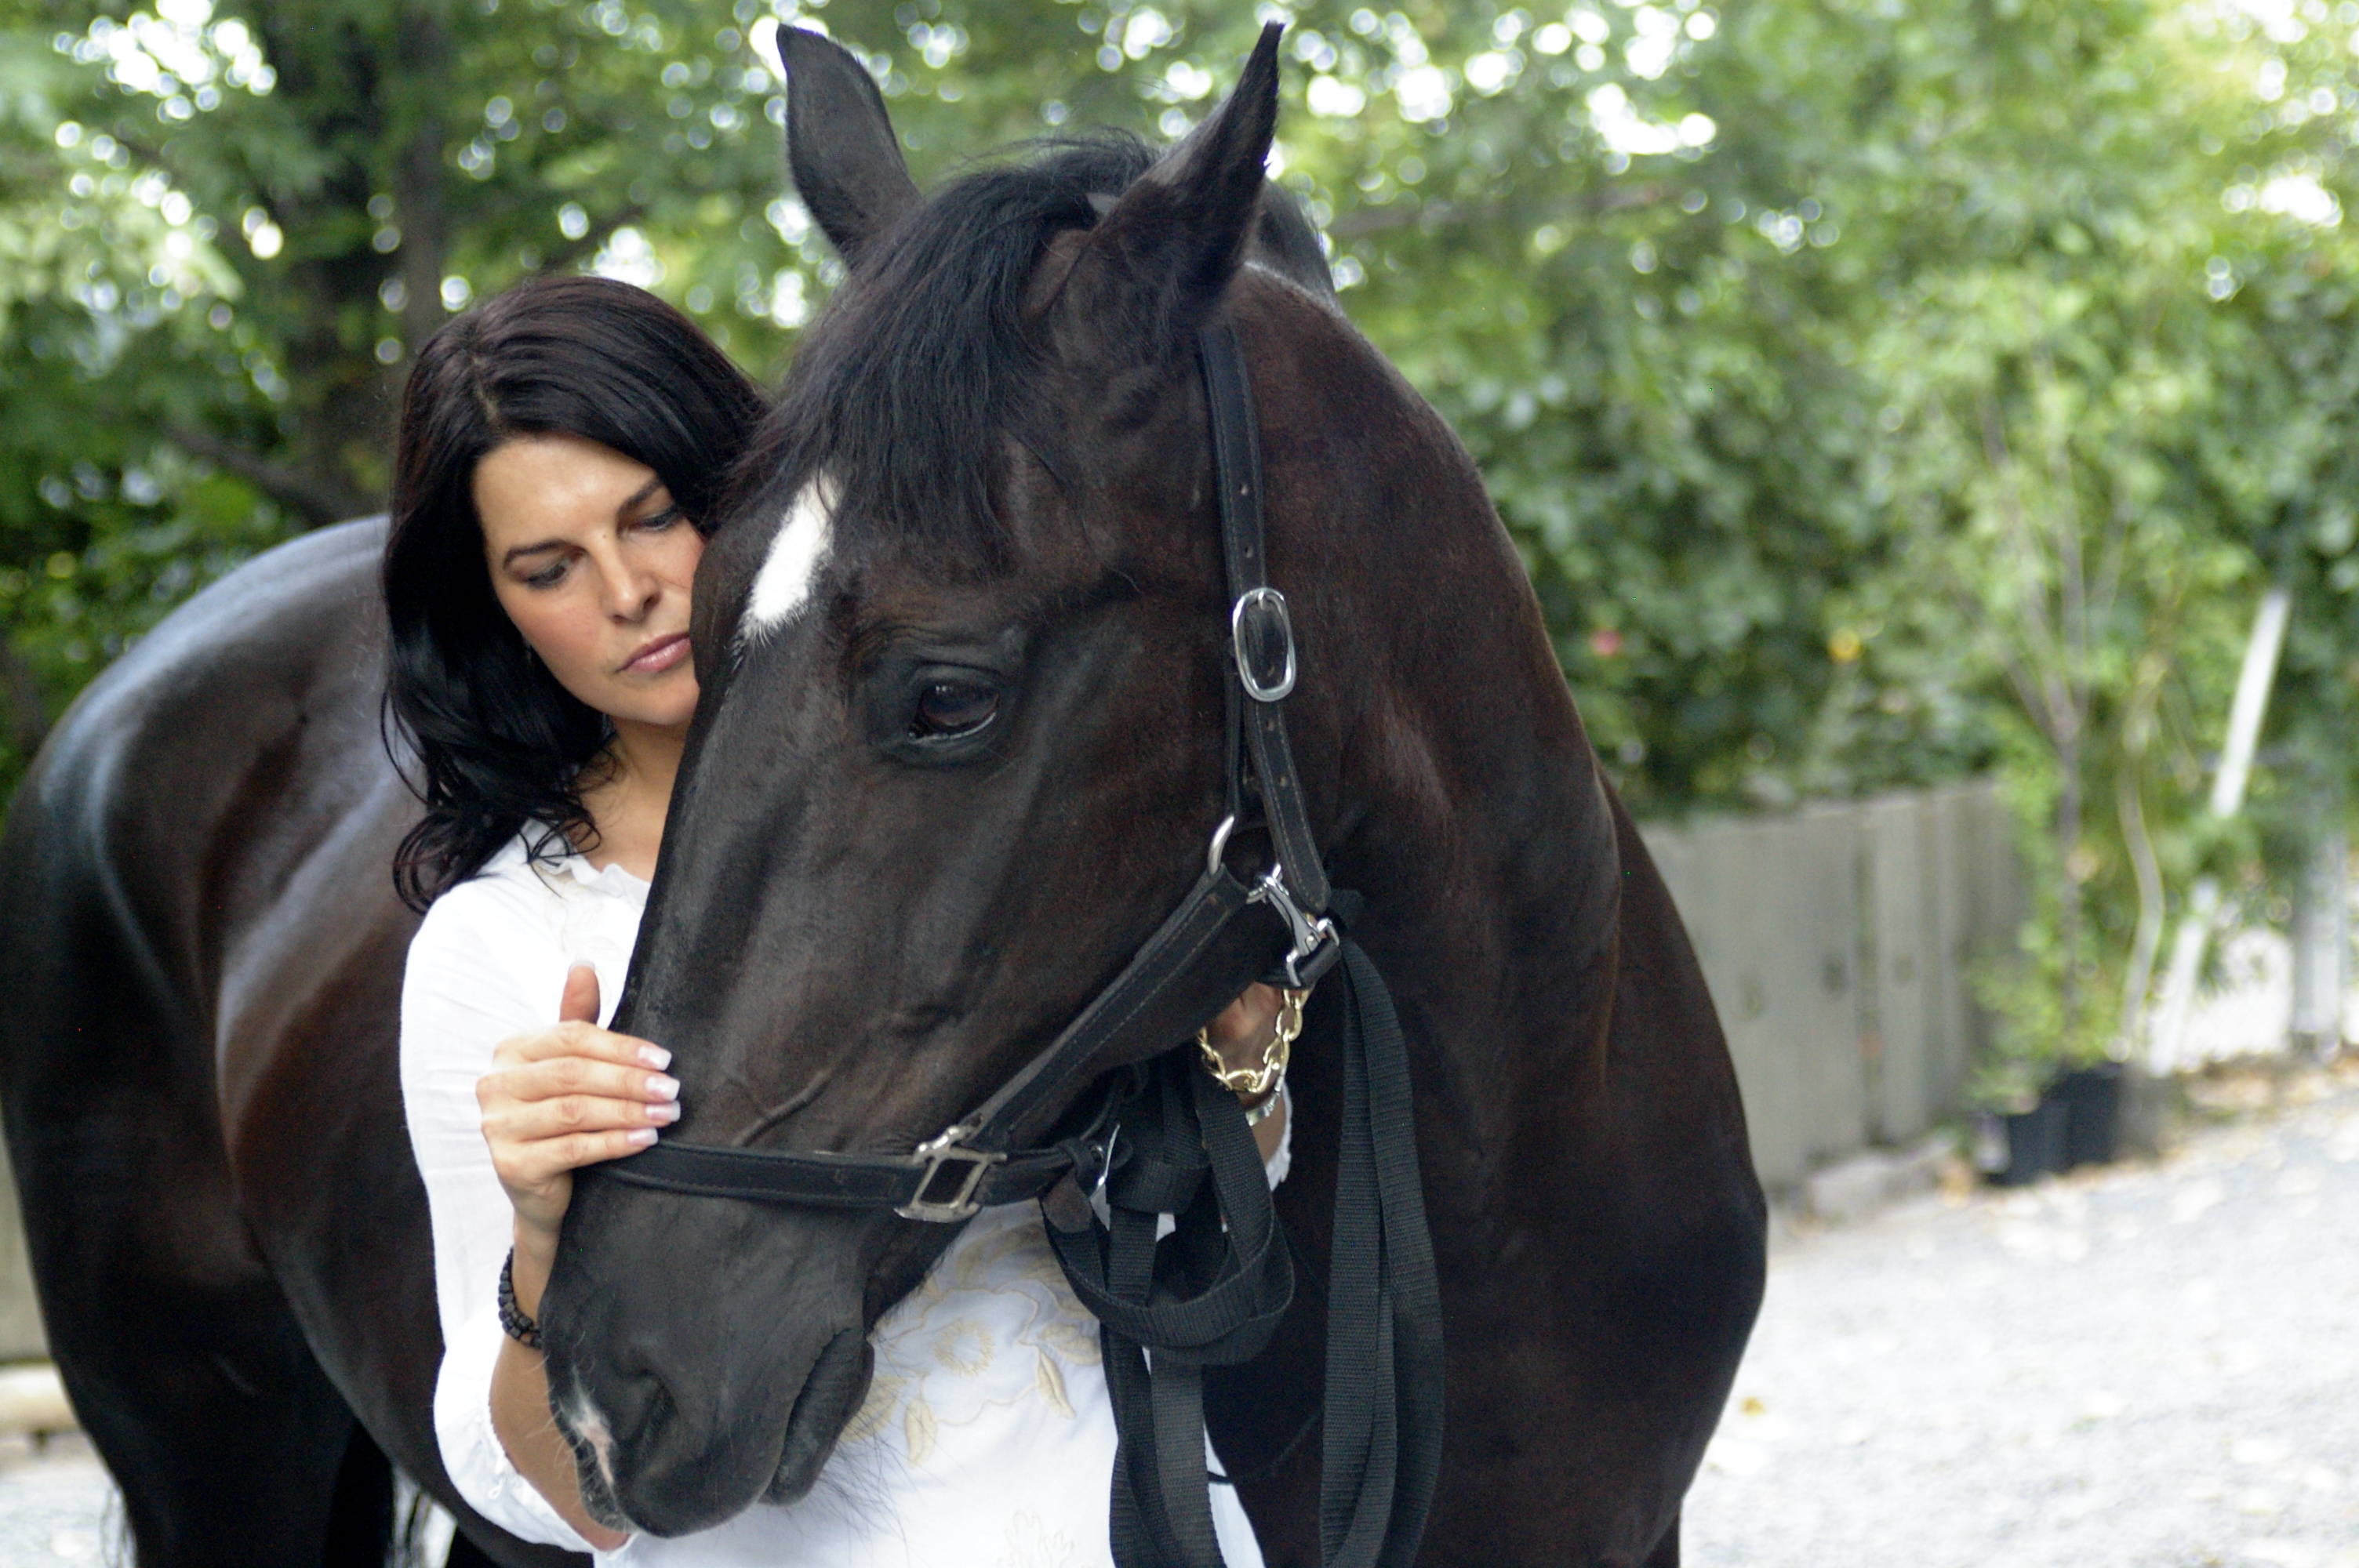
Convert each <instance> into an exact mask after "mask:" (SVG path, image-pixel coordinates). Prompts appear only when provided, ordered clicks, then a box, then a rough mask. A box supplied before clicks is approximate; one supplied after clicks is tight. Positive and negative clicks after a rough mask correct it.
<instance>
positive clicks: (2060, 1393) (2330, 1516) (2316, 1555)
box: [1685, 1065, 2359, 1568]
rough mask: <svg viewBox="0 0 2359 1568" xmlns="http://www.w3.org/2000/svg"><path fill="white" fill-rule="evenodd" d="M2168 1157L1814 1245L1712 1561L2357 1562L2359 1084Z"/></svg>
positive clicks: (1769, 1357) (1789, 1299)
mask: <svg viewBox="0 0 2359 1568" xmlns="http://www.w3.org/2000/svg"><path fill="white" fill-rule="evenodd" d="M2198 1094H2199V1097H2200V1101H2199V1103H2201V1102H2206V1101H2208V1104H2207V1105H2205V1108H2206V1109H2207V1110H2208V1111H2209V1112H2210V1115H2211V1118H2212V1121H2211V1124H2209V1125H2201V1126H2199V1129H2198V1130H2194V1131H2192V1132H2191V1133H2190V1134H2189V1135H2188V1136H2187V1137H2186V1138H2185V1139H2184V1140H2183V1141H2181V1142H2180V1145H2179V1147H2178V1148H2177V1149H2176V1150H2175V1151H2174V1152H2173V1153H2172V1154H2171V1155H2170V1156H2169V1158H2168V1159H2166V1160H2164V1161H2162V1162H2160V1163H2158V1164H2154V1165H2147V1166H2131V1167H2115V1168H2113V1169H2109V1170H2106V1171H2103V1172H2086V1173H2079V1174H2076V1175H2074V1176H2071V1177H2068V1178H2065V1179H2063V1180H2060V1181H2051V1182H2049V1183H2045V1184H2041V1185H2040V1186H2038V1187H2036V1188H2032V1189H2028V1190H2026V1191H2022V1192H2017V1193H2011V1194H1998V1193H1988V1192H1983V1193H1968V1192H1963V1191H1961V1192H1957V1193H1953V1194H1951V1195H1949V1196H1948V1197H1947V1198H1945V1199H1930V1198H1929V1199H1927V1200H1925V1201H1924V1202H1922V1203H1919V1204H1916V1205H1912V1206H1908V1207H1906V1208H1901V1209H1896V1210H1892V1211H1889V1212H1887V1213H1886V1214H1885V1215H1883V1216H1882V1217H1878V1218H1877V1219H1875V1220H1874V1221H1871V1222H1870V1223H1868V1224H1865V1225H1863V1226H1861V1227H1856V1228H1854V1229H1850V1230H1845V1231H1841V1232H1832V1233H1823V1234H1819V1235H1808V1234H1804V1235H1788V1236H1787V1237H1784V1238H1781V1240H1782V1241H1783V1245H1782V1247H1778V1248H1774V1249H1773V1251H1772V1258H1771V1263H1770V1273H1769V1292H1768V1298H1767V1303H1765V1305H1764V1307H1763V1309H1762V1315H1761V1323H1760V1326H1759V1327H1758V1328H1757V1329H1756V1332H1755V1335H1754V1339H1753V1346H1752V1350H1751V1354H1750V1355H1749V1356H1748V1357H1747V1359H1746V1361H1745V1367H1744V1368H1743V1370H1742V1371H1741V1372H1740V1373H1739V1374H1738V1376H1737V1380H1736V1390H1735V1394H1734V1398H1733V1400H1732V1401H1731V1405H1730V1410H1729V1413H1728V1416H1727V1418H1726V1420H1725V1421H1724V1422H1723V1424H1722V1429H1721V1433H1720V1435H1719V1437H1718V1438H1717V1439H1716V1440H1715V1441H1714V1442H1713V1444H1712V1450H1711V1453H1710V1454H1709V1455H1708V1457H1707V1459H1706V1461H1705V1467H1704V1471H1703V1473H1702V1475H1701V1476H1699V1477H1698V1478H1697V1481H1696V1485H1695V1488H1694V1490H1693V1492H1692V1493H1691V1494H1690V1498H1689V1502H1688V1511H1687V1534H1686V1537H1685V1546H1686V1553H1685V1555H1686V1559H1687V1561H1688V1562H1689V1563H1694V1564H1698V1565H1705V1568H1708V1565H1717V1564H1741V1565H1743V1568H1869V1565H1871V1564H1873V1565H1877V1568H1885V1565H1894V1568H1953V1565H1954V1568H2047V1565H2049V1564H2055V1565H2059V1568H2061V1565H2063V1564H2071V1565H2073V1568H2166V1565H2167V1568H2180V1565H2182V1564H2185V1565H2190V1568H2191V1565H2194V1564H2234V1565H2237V1568H2242V1565H2244V1564H2248V1563H2250V1564H2281V1565H2286V1568H2359V1066H2354V1065H2346V1066H2345V1067H2344V1068H2343V1070H2341V1071H2338V1072H2335V1073H2310V1074H2306V1075H2301V1076H2295V1077H2292V1078H2289V1079H2287V1080H2283V1081H2273V1080H2271V1079H2269V1078H2267V1077H2263V1076H2244V1077H2241V1078H2236V1077H2231V1078H2227V1079H2215V1080H2213V1081H2212V1082H2211V1083H2210V1084H2208V1085H2203V1086H2199V1088H2198Z"/></svg>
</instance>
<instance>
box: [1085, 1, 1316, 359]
mask: <svg viewBox="0 0 2359 1568" xmlns="http://www.w3.org/2000/svg"><path fill="white" fill-rule="evenodd" d="M1285 30H1286V29H1285V27H1284V26H1283V24H1281V23H1277V22H1272V23H1270V24H1269V25H1268V26H1267V27H1264V28H1263V29H1262V31H1261V39H1260V41H1259V42H1258V43H1256V44H1255V45H1254V51H1253V53H1252V55H1251V56H1250V57H1248V58H1247V59H1246V60H1245V72H1244V74H1243V75H1241V76H1240V77H1239V78H1238V79H1237V85H1236V87H1235V90H1234V91H1233V92H1230V94H1229V95H1228V97H1227V98H1226V99H1224V100H1223V101H1222V103H1221V106H1220V107H1219V108H1217V109H1215V110H1213V111H1212V114H1210V115H1209V116H1207V117H1206V119H1205V120H1204V123H1203V124H1201V125H1198V126H1197V127H1196V128H1195V129H1194V130H1193V131H1190V133H1188V135H1187V137H1186V139H1184V140H1183V141H1181V142H1180V144H1179V146H1175V147H1173V148H1172V149H1171V150H1170V151H1169V152H1168V153H1166V154H1164V155H1163V157H1160V158H1158V160H1156V163H1155V166H1154V167H1153V168H1149V169H1148V170H1147V172H1146V173H1145V174H1143V175H1141V176H1139V177H1138V178H1137V180H1136V182H1135V183H1133V184H1132V186H1131V188H1130V189H1128V190H1126V191H1125V192H1124V193H1123V195H1122V197H1121V199H1120V200H1116V201H1115V202H1114V204H1113V206H1112V207H1111V208H1109V209H1108V210H1107V211H1106V213H1105V215H1104V216H1103V218H1101V219H1100V220H1099V222H1098V224H1097V227H1096V228H1094V229H1093V230H1092V231H1091V232H1090V237H1089V240H1088V243H1086V244H1085V245H1084V246H1083V248H1082V253H1081V254H1079V255H1078V256H1076V257H1075V258H1074V262H1073V267H1072V271H1071V274H1070V275H1068V283H1067V289H1066V298H1067V301H1068V305H1069V308H1077V309H1079V310H1081V311H1082V312H1083V313H1084V319H1085V321H1086V324H1087V328H1088V330H1090V332H1091V335H1093V336H1094V337H1095V338H1096V339H1097V341H1099V343H1101V344H1102V345H1103V346H1104V347H1105V348H1107V349H1109V350H1114V349H1115V347H1116V345H1117V344H1119V343H1121V342H1122V341H1124V339H1125V338H1126V337H1130V336H1131V335H1133V334H1136V333H1138V332H1140V331H1142V330H1143V331H1144V333H1145V334H1146V336H1147V340H1148V353H1149V356H1150V357H1151V358H1153V359H1156V360H1162V359H1166V358H1169V357H1171V356H1173V355H1175V354H1177V353H1178V352H1180V351H1182V350H1184V349H1185V348H1186V346H1187V345H1188V343H1189V342H1190V341H1192V339H1193V337H1194V334H1195V331H1196V329H1197V328H1198V327H1199V326H1201V324H1202V321H1203V319H1204V317H1205V316H1206V315H1208V314H1210V313H1211V311H1212V307H1213V306H1214V305H1215V304H1216V303H1218V302H1219V300H1220V297H1221V294H1222V292H1223V290H1224V289H1226V288H1227V287H1228V286H1229V280H1230V279H1231V278H1232V277H1234V276H1236V271H1237V267H1238V265H1239V264H1240V263H1241V262H1242V261H1243V260H1244V257H1245V243H1246V241H1247V240H1248V239H1249V238H1250V237H1251V236H1252V233H1253V224H1254V216H1255V214H1256V212H1257V211H1259V209H1260V202H1261V189H1262V181H1263V178H1264V177H1265V173H1266V170H1265V166H1266V163H1267V162H1268V159H1269V144H1270V138H1271V136H1272V135H1274V134H1275V133H1276V131H1277V40H1278V36H1279V35H1280V34H1281V33H1283V32H1284V31H1285Z"/></svg>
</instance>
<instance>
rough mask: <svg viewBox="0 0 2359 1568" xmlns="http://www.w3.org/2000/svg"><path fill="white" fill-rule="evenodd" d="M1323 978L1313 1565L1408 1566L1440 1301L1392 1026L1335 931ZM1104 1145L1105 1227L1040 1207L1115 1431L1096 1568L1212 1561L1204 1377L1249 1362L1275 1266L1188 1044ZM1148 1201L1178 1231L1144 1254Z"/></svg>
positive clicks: (1283, 1261)
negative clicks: (1337, 988)
mask: <svg viewBox="0 0 2359 1568" xmlns="http://www.w3.org/2000/svg"><path fill="white" fill-rule="evenodd" d="M1340 978H1341V979H1342V980H1343V987H1342V989H1343V993H1344V994H1343V1005H1344V1009H1345V1012H1344V1028H1343V1036H1344V1046H1343V1081H1344V1090H1343V1143H1342V1148H1341V1151H1340V1161H1339V1165H1338V1169H1337V1173H1336V1190H1335V1221H1334V1227H1333V1237H1334V1241H1333V1251H1332V1258H1331V1262H1330V1276H1331V1278H1330V1284H1329V1289H1328V1298H1327V1324H1328V1327H1327V1390H1326V1402H1325V1406H1324V1409H1323V1411H1322V1414H1321V1422H1322V1424H1323V1427H1324V1433H1323V1438H1322V1442H1321V1479H1320V1541H1321V1552H1320V1556H1321V1562H1322V1563H1325V1564H1326V1565H1327V1568H1407V1565H1408V1564H1409V1563H1414V1562H1415V1560H1416V1557H1417V1550H1418V1545H1419V1541H1421V1540H1422V1539H1423V1537H1424V1533H1425V1521H1426V1513H1427V1509H1428V1508H1429V1506H1430V1503H1431V1500H1432V1497H1433V1488H1434V1483H1435V1480H1436V1478H1437V1477H1438V1476H1439V1474H1440V1460H1441V1422H1442V1399H1441V1390H1442V1362H1441V1308H1440V1292H1439V1289H1438V1287H1437V1283H1436V1279H1435V1274H1434V1268H1433V1249H1432V1244H1431V1238H1430V1235H1429V1233H1428V1231H1427V1228H1426V1223H1425V1205H1424V1194H1423V1189H1422V1186H1421V1184H1419V1178H1418V1167H1417V1145H1416V1129H1415V1125H1414V1120H1413V1114H1412V1110H1411V1099H1410V1085H1409V1076H1408V1047H1407V1044H1406V1042H1405V1040H1404V1039H1403V1037H1402V1034H1401V1030H1400V1022H1399V1019H1398V1017H1397V1014H1396V1013H1395V1012H1394V1011H1393V1005H1392V998H1391V996H1390V994H1389V993H1388V992H1387V991H1386V989H1385V983H1384V979H1383V977H1382V976H1381V975H1379V974H1378V973H1377V972H1376V968H1375V964H1374V963H1372V962H1371V961H1370V960H1369V958H1368V957H1367V955H1366V953H1365V952H1364V951H1362V949H1361V948H1360V946H1359V945H1358V944H1357V943H1356V942H1353V941H1352V940H1351V939H1350V938H1349V937H1348V936H1347V937H1346V938H1345V939H1344V946H1343V966H1342V969H1341V973H1340ZM1116 1143H1117V1148H1116V1152H1115V1154H1114V1166H1113V1169H1112V1170H1111V1171H1110V1172H1109V1173H1108V1175H1107V1181H1106V1193H1107V1205H1108V1211H1109V1213H1110V1215H1111V1217H1112V1221H1113V1223H1112V1226H1111V1227H1110V1228H1109V1227H1099V1226H1097V1225H1096V1224H1094V1222H1093V1223H1092V1224H1090V1225H1089V1226H1087V1227H1082V1228H1080V1229H1077V1230H1072V1231H1067V1230H1062V1229H1060V1228H1059V1227H1058V1225H1057V1224H1056V1222H1055V1221H1054V1219H1053V1218H1052V1219H1051V1221H1050V1224H1049V1239H1050V1241H1051V1242H1052V1243H1053V1244H1054V1246H1055V1248H1056V1250H1057V1255H1058V1258H1059V1260H1060V1262H1061V1263H1062V1264H1063V1265H1064V1268H1065V1272H1066V1275H1067V1277H1068V1279H1069V1280H1070V1281H1071V1283H1072V1286H1073V1289H1074V1292H1075V1293H1076V1294H1077V1295H1079V1296H1080V1298H1081V1300H1082V1303H1083V1304H1084V1305H1086V1306H1088V1307H1089V1308H1090V1309H1091V1310H1092V1311H1093V1312H1094V1313H1096V1314H1098V1318H1099V1321H1100V1325H1101V1327H1100V1335H1101V1338H1102V1340H1103V1346H1104V1350H1105V1367H1106V1385H1107V1389H1108V1391H1109V1392H1110V1393H1111V1395H1112V1396H1113V1400H1114V1422H1115V1428H1116V1431H1117V1433H1118V1434H1119V1440H1120V1446H1119V1449H1118V1451H1117V1456H1116V1460H1115V1465H1114V1494H1113V1498H1112V1504H1113V1512H1112V1517H1113V1526H1114V1532H1113V1533H1114V1542H1113V1544H1114V1562H1115V1563H1117V1564H1119V1568H1219V1565H1220V1564H1221V1563H1222V1561H1223V1560H1222V1557H1221V1553H1220V1548H1219V1545H1218V1543H1217V1542H1216V1541H1215V1540H1214V1537H1213V1531H1212V1503H1211V1497H1210V1489H1209V1486H1208V1479H1207V1476H1206V1475H1205V1473H1204V1467H1203V1463H1202V1454H1203V1447H1204V1424H1203V1420H1204V1414H1203V1411H1204V1407H1203V1372H1202V1368H1205V1367H1207V1366H1225V1365H1234V1364H1236V1363H1238V1362H1242V1361H1245V1360H1249V1359H1251V1358H1252V1357H1255V1356H1256V1355H1258V1354H1260V1352H1261V1350H1262V1349H1263V1348H1264V1346H1266V1344H1267V1343H1268V1339H1269V1336H1270V1334H1271V1333H1272V1332H1273V1331H1274V1330H1275V1329H1276V1326H1277V1320H1278V1319H1279V1318H1280V1317H1282V1316H1283V1315H1284V1313H1285V1310H1286V1307H1287V1305H1288V1303H1289V1301H1290V1299H1291V1295H1292V1284H1293V1271H1292V1267H1291V1263H1290V1260H1289V1256H1288V1251H1287V1249H1286V1246H1285V1244H1284V1238H1283V1235H1282V1234H1281V1233H1280V1232H1279V1231H1278V1227H1277V1214H1276V1211H1275V1209H1274V1208H1273V1207H1272V1206H1271V1203H1270V1194H1269V1186H1268V1183H1267V1181H1266V1178H1265V1176H1264V1174H1263V1172H1262V1165H1261V1160H1260V1156H1259V1153H1258V1152H1257V1151H1256V1149H1255V1147H1254V1144H1253V1139H1252V1134H1251V1132H1250V1131H1249V1130H1247V1129H1246V1127H1245V1113H1244V1112H1243V1111H1242V1110H1240V1109H1239V1108H1237V1104H1236V1100H1235V1098H1234V1096H1232V1095H1230V1094H1228V1093H1227V1092H1226V1091H1225V1090H1223V1089H1222V1088H1221V1087H1220V1086H1219V1085H1217V1084H1215V1083H1214V1082H1213V1080H1212V1076H1210V1075H1209V1074H1207V1073H1205V1072H1203V1071H1201V1069H1200V1068H1199V1067H1198V1066H1197V1065H1196V1064H1195V1061H1194V1053H1193V1051H1192V1049H1190V1051H1186V1052H1175V1053H1172V1054H1169V1055H1167V1056H1164V1057H1162V1058H1159V1059H1158V1061H1157V1063H1156V1064H1155V1066H1154V1072H1153V1076H1152V1078H1151V1080H1150V1085H1149V1088H1148V1090H1147V1093H1146V1094H1143V1095H1142V1096H1140V1097H1139V1098H1137V1099H1136V1100H1134V1101H1133V1102H1132V1103H1131V1105H1129V1106H1126V1107H1125V1108H1124V1110H1123V1112H1122V1119H1121V1123H1120V1131H1119V1132H1118V1133H1117V1134H1116ZM1208 1177H1209V1183H1208V1181H1207V1178H1208ZM1160 1214H1171V1215H1174V1216H1175V1217H1177V1228H1176V1229H1175V1230H1174V1231H1173V1233H1172V1235H1171V1236H1170V1237H1169V1238H1167V1240H1166V1241H1164V1242H1163V1243H1162V1244H1161V1245H1160V1246H1158V1243H1157V1241H1156V1239H1155V1231H1156V1220H1157V1217H1158V1215H1160ZM1223 1221H1225V1222H1226V1229H1225V1231H1224V1230H1223ZM1191 1285H1192V1286H1194V1287H1195V1288H1194V1289H1193V1290H1192V1292H1191V1290H1190V1286H1191ZM1149 1351H1151V1352H1153V1357H1154V1362H1153V1368H1152V1370H1151V1373H1150V1369H1149V1367H1148V1362H1147V1352H1149Z"/></svg>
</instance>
